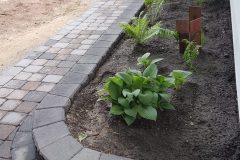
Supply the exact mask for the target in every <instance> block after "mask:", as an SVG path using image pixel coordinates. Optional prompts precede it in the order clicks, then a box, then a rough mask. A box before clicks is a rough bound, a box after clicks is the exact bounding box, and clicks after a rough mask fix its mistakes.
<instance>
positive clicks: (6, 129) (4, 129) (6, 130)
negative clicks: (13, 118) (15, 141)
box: [0, 124, 16, 140]
mask: <svg viewBox="0 0 240 160" xmlns="http://www.w3.org/2000/svg"><path fill="white" fill-rule="evenodd" d="M15 128H16V127H15V126H12V125H3V124H0V131H1V132H0V139H1V140H5V139H6V138H7V137H8V136H9V135H10V134H11V133H12V132H13V131H14V129H15Z"/></svg>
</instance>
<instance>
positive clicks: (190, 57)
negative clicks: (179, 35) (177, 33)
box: [183, 39, 201, 70]
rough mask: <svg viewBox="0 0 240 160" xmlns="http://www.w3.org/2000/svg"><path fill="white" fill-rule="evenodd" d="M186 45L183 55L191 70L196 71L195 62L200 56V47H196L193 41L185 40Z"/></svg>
mask: <svg viewBox="0 0 240 160" xmlns="http://www.w3.org/2000/svg"><path fill="white" fill-rule="evenodd" d="M183 41H184V43H186V44H187V47H186V49H185V51H184V53H183V60H184V62H185V63H186V64H187V66H188V67H189V68H190V69H191V70H195V68H194V66H193V62H194V61H195V60H196V59H197V57H198V55H199V49H200V47H201V46H200V45H196V44H195V43H194V42H193V41H189V40H186V39H184V40H183Z"/></svg>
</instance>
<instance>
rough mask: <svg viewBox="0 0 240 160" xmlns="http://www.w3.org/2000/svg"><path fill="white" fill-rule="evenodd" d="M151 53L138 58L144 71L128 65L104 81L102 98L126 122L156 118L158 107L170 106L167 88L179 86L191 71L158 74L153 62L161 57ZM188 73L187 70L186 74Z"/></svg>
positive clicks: (112, 111) (163, 108)
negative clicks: (110, 104) (153, 57)
mask: <svg viewBox="0 0 240 160" xmlns="http://www.w3.org/2000/svg"><path fill="white" fill-rule="evenodd" d="M149 56H150V53H146V54H145V55H143V56H142V57H140V58H138V63H139V64H141V65H143V66H144V71H143V72H141V71H138V70H131V69H127V70H126V71H124V72H119V73H117V74H116V75H115V76H113V77H110V78H108V79H107V80H106V82H105V84H104V89H103V90H104V92H105V95H104V96H102V98H103V99H104V100H108V101H110V102H111V103H112V106H111V109H110V113H111V114H112V115H115V116H121V117H122V118H123V119H124V120H125V122H126V123H127V124H128V125H131V124H132V123H133V122H134V121H135V120H136V119H139V118H145V119H148V120H153V121H156V119H157V110H169V109H170V110H173V109H174V107H173V105H172V104H171V103H170V102H171V94H170V93H168V92H167V91H168V89H170V88H172V89H175V88H180V86H181V85H183V84H184V83H185V82H186V79H187V77H188V76H189V75H190V74H191V72H186V71H180V70H175V71H173V72H172V73H170V74H169V76H163V75H159V74H158V69H157V65H156V64H155V63H157V62H159V61H161V60H162V59H156V60H150V59H149ZM187 73H188V74H187Z"/></svg>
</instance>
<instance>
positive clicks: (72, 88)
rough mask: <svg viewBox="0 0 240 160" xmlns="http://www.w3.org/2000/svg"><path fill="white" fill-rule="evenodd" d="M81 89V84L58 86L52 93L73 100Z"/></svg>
mask: <svg viewBox="0 0 240 160" xmlns="http://www.w3.org/2000/svg"><path fill="white" fill-rule="evenodd" d="M79 87H80V85H79V84H57V85H56V86H55V87H54V88H53V89H52V91H50V93H51V94H54V95H58V96H64V97H68V98H73V96H74V95H75V93H76V92H77V91H78V90H79Z"/></svg>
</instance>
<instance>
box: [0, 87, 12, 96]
mask: <svg viewBox="0 0 240 160" xmlns="http://www.w3.org/2000/svg"><path fill="white" fill-rule="evenodd" d="M12 91H13V89H9V88H0V97H1V98H5V97H7V96H8V95H9V94H10V93H12Z"/></svg>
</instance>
